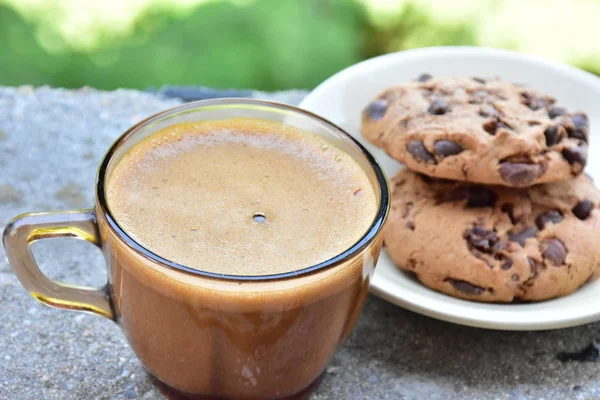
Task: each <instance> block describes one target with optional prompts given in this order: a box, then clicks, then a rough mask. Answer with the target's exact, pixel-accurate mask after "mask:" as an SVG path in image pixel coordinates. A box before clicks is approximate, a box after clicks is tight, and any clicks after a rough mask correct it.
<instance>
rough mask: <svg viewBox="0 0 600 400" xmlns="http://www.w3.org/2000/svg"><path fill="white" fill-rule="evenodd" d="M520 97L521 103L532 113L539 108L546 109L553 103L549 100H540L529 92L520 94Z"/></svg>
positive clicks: (540, 98)
mask: <svg viewBox="0 0 600 400" xmlns="http://www.w3.org/2000/svg"><path fill="white" fill-rule="evenodd" d="M521 97H522V103H523V104H525V105H526V106H527V107H529V108H530V109H531V110H534V111H535V110H539V109H540V108H546V107H548V106H549V105H550V104H551V103H553V102H554V101H553V100H552V99H550V98H542V97H539V96H537V95H535V94H533V93H529V92H523V93H521Z"/></svg>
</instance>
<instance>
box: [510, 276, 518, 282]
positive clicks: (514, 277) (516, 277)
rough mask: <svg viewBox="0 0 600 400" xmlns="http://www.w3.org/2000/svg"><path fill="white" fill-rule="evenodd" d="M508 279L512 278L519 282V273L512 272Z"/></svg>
mask: <svg viewBox="0 0 600 400" xmlns="http://www.w3.org/2000/svg"><path fill="white" fill-rule="evenodd" d="M510 279H512V280H513V281H515V282H519V279H520V277H519V274H512V276H511V277H510Z"/></svg>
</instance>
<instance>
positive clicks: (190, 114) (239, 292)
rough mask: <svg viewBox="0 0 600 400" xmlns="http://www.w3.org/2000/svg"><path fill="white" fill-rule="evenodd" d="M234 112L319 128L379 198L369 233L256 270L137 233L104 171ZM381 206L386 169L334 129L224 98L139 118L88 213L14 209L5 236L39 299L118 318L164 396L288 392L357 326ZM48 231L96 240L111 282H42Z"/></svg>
mask: <svg viewBox="0 0 600 400" xmlns="http://www.w3.org/2000/svg"><path fill="white" fill-rule="evenodd" d="M229 118H254V119H261V120H267V121H274V122H280V123H284V124H286V125H290V126H293V127H297V128H300V129H302V130H305V131H308V132H311V133H313V134H316V135H319V136H320V137H321V138H322V139H324V140H326V141H327V142H329V143H330V144H331V145H332V146H336V147H337V148H339V149H340V150H342V151H343V152H345V153H346V154H348V155H350V156H351V157H352V158H353V159H354V161H356V163H357V164H358V165H359V166H360V167H361V169H362V170H363V171H364V173H365V174H366V175H367V177H368V178H369V182H370V183H371V185H372V187H373V190H374V193H375V197H376V202H377V212H376V215H375V218H374V219H373V221H372V223H371V225H370V226H369V227H368V229H366V230H365V232H364V235H363V236H362V237H361V238H360V239H359V240H358V241H357V242H356V243H355V244H354V245H352V246H351V247H350V248H348V249H346V250H345V251H343V252H341V253H340V254H338V255H336V256H335V257H333V258H331V259H328V260H326V261H324V262H321V263H319V264H317V265H313V266H310V267H308V268H304V269H301V270H297V271H293V272H288V273H280V274H272V275H261V276H239V275H226V274H215V273H211V272H207V271H200V270H197V269H193V268H189V267H186V266H185V265H180V264H177V263H175V262H173V261H170V260H168V259H165V258H163V257H161V256H160V255H158V254H155V253H153V252H152V251H150V250H148V249H146V248H144V247H143V246H142V245H140V244H139V243H137V242H136V241H135V240H134V239H132V237H131V236H130V235H128V233H127V232H126V231H125V230H123V229H122V227H121V226H120V225H119V222H118V221H117V220H116V219H115V218H114V216H113V215H112V214H111V210H110V208H109V206H108V204H107V199H106V190H107V184H108V181H109V177H110V176H111V172H112V171H113V169H114V167H115V165H117V164H118V162H119V160H120V159H121V158H122V157H123V156H124V155H125V154H126V153H127V151H128V150H129V149H131V148H132V147H133V146H135V145H136V144H137V143H139V142H140V141H141V140H142V139H144V138H146V137H147V136H149V135H151V134H153V133H155V132H157V131H159V130H161V129H163V128H165V127H169V126H171V125H174V124H178V123H182V122H190V121H203V120H206V121H212V120H222V119H229ZM388 208H389V189H388V185H387V181H386V179H385V176H384V174H383V172H382V170H381V168H380V167H379V165H378V164H377V162H376V161H375V160H374V158H373V157H372V156H371V155H370V154H369V153H368V152H367V150H365V148H364V147H362V146H361V145H360V144H359V143H358V142H357V141H356V140H354V139H353V138H352V137H351V136H349V135H348V134H346V133H345V132H343V131H342V130H341V129H340V128H338V127H336V126H335V125H333V124H331V123H330V122H328V121H326V120H324V119H322V118H320V117H318V116H316V115H314V114H311V113H309V112H306V111H303V110H300V109H298V108H295V107H291V106H287V105H282V104H276V103H270V102H265V101H259V100H249V99H219V100H210V101H201V102H196V103H189V104H186V105H182V106H179V107H176V108H174V109H171V110H167V111H165V112H162V113H159V114H157V115H155V116H152V117H150V118H148V119H146V120H144V121H142V122H140V123H138V124H137V125H135V126H134V127H132V128H131V129H129V130H128V131H127V132H126V133H125V134H123V135H122V136H121V137H120V138H119V139H118V140H117V141H116V142H115V143H114V144H113V145H112V146H111V148H110V149H109V151H108V152H107V153H106V155H105V156H104V159H103V160H102V162H101V165H100V167H99V170H98V174H97V180H96V203H95V206H94V208H93V209H88V210H77V211H65V212H52V213H30V214H23V215H20V216H18V217H16V218H15V219H13V220H12V221H11V222H10V223H9V224H8V225H7V227H6V229H5V231H4V236H3V240H4V246H5V249H6V254H7V256H8V259H9V261H10V264H11V266H12V268H13V269H14V271H15V273H16V275H17V277H18V278H19V280H20V282H21V283H22V285H23V286H24V287H25V288H26V289H27V290H28V291H29V293H30V294H31V295H32V296H33V297H34V298H35V299H37V300H39V301H41V302H42V303H44V304H47V305H49V306H53V307H57V308H64V309H68V310H78V311H87V312H92V313H96V314H99V315H102V316H104V317H106V318H108V319H111V320H112V321H114V322H116V323H117V324H118V325H119V326H120V327H121V329H122V331H123V332H124V334H125V336H126V337H127V340H128V342H129V344H130V345H131V347H132V349H133V350H134V352H135V354H136V355H137V357H138V358H139V359H140V361H141V362H142V364H143V365H144V367H145V368H146V369H147V371H148V373H149V374H150V375H151V376H152V377H153V381H155V382H157V383H158V385H159V386H160V387H161V390H162V391H163V392H164V393H168V394H169V395H170V396H173V397H180V398H219V399H221V398H225V399H285V398H297V397H298V396H302V395H306V394H307V393H308V392H310V391H311V390H312V389H313V388H314V387H315V383H316V382H318V378H319V377H320V375H321V374H322V372H323V371H324V369H325V368H326V366H327V364H328V362H329V361H330V360H331V358H332V357H333V354H334V352H335V350H336V349H337V348H338V347H339V346H340V345H341V344H342V343H343V342H344V340H345V339H346V338H347V337H348V335H349V334H350V333H351V331H352V329H353V328H354V325H355V324H356V322H357V320H358V317H359V314H360V311H361V309H362V307H363V304H364V301H365V298H366V296H367V293H368V288H369V282H370V279H371V277H372V274H373V271H374V268H375V264H376V262H377V258H378V256H379V253H380V250H381V244H382V237H381V228H382V226H383V223H384V222H385V219H386V217H387V213H388ZM324 223H326V222H325V221H324ZM54 237H73V238H77V239H83V240H86V241H88V242H91V243H93V244H95V245H96V246H98V247H99V248H100V249H101V250H102V252H103V254H104V257H105V260H106V266H107V275H108V282H107V284H106V285H105V286H104V287H102V288H98V289H95V288H85V287H76V286H73V285H66V284H63V283H58V282H54V281H51V280H50V279H48V278H47V277H46V276H45V275H44V274H43V273H42V272H41V271H40V269H39V267H38V266H37V264H36V262H35V260H34V258H33V256H32V253H31V250H30V245H31V244H32V243H33V242H35V241H37V240H39V239H45V238H54ZM199 256H200V257H201V255H199Z"/></svg>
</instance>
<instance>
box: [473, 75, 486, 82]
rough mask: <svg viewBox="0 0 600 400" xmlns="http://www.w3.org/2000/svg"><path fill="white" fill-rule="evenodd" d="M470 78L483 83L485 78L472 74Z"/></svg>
mask: <svg viewBox="0 0 600 400" xmlns="http://www.w3.org/2000/svg"><path fill="white" fill-rule="evenodd" d="M471 79H473V80H474V81H475V82H479V83H485V79H483V78H479V77H476V76H472V77H471Z"/></svg>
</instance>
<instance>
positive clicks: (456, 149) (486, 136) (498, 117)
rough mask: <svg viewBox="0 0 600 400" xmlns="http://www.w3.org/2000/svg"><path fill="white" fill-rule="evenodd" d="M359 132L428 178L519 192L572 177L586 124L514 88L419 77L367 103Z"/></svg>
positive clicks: (548, 100)
mask: <svg viewBox="0 0 600 400" xmlns="http://www.w3.org/2000/svg"><path fill="white" fill-rule="evenodd" d="M362 132H363V135H364V136H365V137H366V138H367V139H368V140H369V141H371V142H372V143H374V144H375V145H377V146H379V147H382V148H383V149H384V150H385V151H386V152H387V153H388V154H389V155H390V156H391V157H393V158H395V159H397V160H399V161H401V162H402V163H404V164H405V165H406V166H407V167H409V168H410V169H412V170H415V171H419V172H422V173H424V174H427V175H429V176H433V177H438V178H447V179H454V180H462V181H468V182H477V183H486V184H494V185H504V186H512V187H526V186H531V185H533V184H537V183H543V182H556V181H561V180H565V179H568V178H570V177H572V176H576V175H578V174H579V173H580V172H581V171H582V170H583V167H584V166H585V163H586V161H587V149H588V145H587V142H588V132H589V124H588V118H587V116H586V114H584V113H581V112H577V113H569V112H567V110H565V109H564V108H562V107H559V106H557V105H556V102H555V100H554V99H553V98H552V97H550V96H544V95H540V94H538V93H536V92H534V91H532V90H530V89H527V88H525V87H522V86H519V85H515V84H512V83H508V82H504V81H501V80H498V79H481V78H433V77H431V76H430V75H422V76H421V77H420V78H419V79H418V80H417V81H416V82H411V83H407V84H404V85H401V86H397V87H392V88H389V89H387V90H386V91H384V92H383V93H381V94H380V95H379V96H377V98H376V99H374V100H372V101H371V103H369V104H368V105H367V107H366V108H365V109H364V111H363V115H362Z"/></svg>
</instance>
